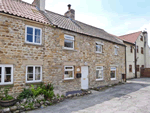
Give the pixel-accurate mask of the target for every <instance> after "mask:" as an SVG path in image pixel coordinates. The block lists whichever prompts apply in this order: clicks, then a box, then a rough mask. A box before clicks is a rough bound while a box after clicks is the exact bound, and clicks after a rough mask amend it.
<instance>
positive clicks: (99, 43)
mask: <svg viewBox="0 0 150 113" xmlns="http://www.w3.org/2000/svg"><path fill="white" fill-rule="evenodd" d="M96 44H98V45H104V43H101V42H97V41H96Z"/></svg>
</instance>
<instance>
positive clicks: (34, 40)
mask: <svg viewBox="0 0 150 113" xmlns="http://www.w3.org/2000/svg"><path fill="white" fill-rule="evenodd" d="M27 27H31V28H33V42H27ZM35 29H39V30H40V32H41V33H40V43H35ZM25 43H28V44H33V45H42V29H41V28H38V27H34V26H29V25H26V26H25Z"/></svg>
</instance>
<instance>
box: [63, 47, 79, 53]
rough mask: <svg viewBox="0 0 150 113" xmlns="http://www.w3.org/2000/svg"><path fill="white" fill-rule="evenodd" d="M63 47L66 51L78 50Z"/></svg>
mask: <svg viewBox="0 0 150 113" xmlns="http://www.w3.org/2000/svg"><path fill="white" fill-rule="evenodd" d="M62 49H63V50H66V51H75V52H76V51H77V50H75V49H70V48H64V47H63V48H62Z"/></svg>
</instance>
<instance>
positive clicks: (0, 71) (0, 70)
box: [0, 67, 2, 75]
mask: <svg viewBox="0 0 150 113" xmlns="http://www.w3.org/2000/svg"><path fill="white" fill-rule="evenodd" d="M1 74H2V67H0V75H1Z"/></svg>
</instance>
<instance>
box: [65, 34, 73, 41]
mask: <svg viewBox="0 0 150 113" xmlns="http://www.w3.org/2000/svg"><path fill="white" fill-rule="evenodd" d="M65 38H66V39H69V40H74V37H72V36H67V35H65Z"/></svg>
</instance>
